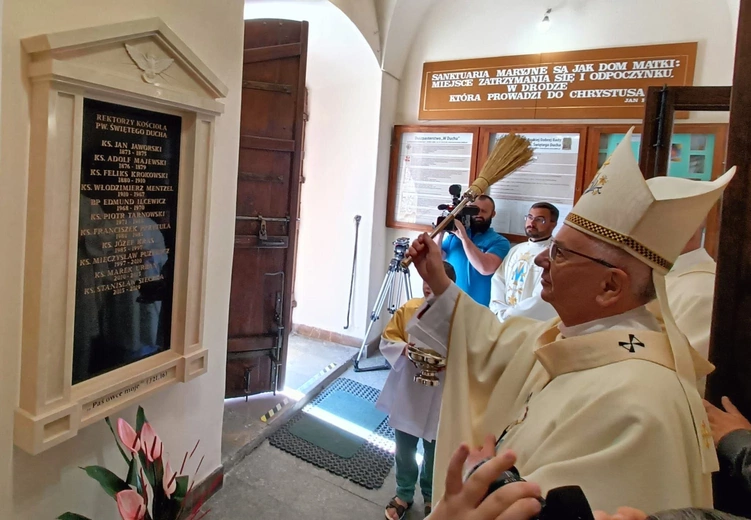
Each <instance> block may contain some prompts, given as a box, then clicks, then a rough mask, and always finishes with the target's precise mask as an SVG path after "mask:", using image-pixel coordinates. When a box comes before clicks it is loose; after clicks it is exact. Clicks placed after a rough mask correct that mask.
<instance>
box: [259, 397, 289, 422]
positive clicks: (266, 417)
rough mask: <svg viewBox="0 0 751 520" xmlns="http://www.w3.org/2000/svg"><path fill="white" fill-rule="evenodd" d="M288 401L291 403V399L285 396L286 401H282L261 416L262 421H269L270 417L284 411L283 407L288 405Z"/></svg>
mask: <svg viewBox="0 0 751 520" xmlns="http://www.w3.org/2000/svg"><path fill="white" fill-rule="evenodd" d="M288 403H289V399H286V398H285V399H284V401H282V402H281V403H279V404H278V405H276V406H275V407H273V408H272V409H271V410H269V411H268V412H266V413H265V414H263V415H262V416H261V421H262V422H268V421H269V419H271V418H272V417H274V416H275V415H276V414H278V413H279V412H280V411H282V408H284V407H285V406H287V404H288Z"/></svg>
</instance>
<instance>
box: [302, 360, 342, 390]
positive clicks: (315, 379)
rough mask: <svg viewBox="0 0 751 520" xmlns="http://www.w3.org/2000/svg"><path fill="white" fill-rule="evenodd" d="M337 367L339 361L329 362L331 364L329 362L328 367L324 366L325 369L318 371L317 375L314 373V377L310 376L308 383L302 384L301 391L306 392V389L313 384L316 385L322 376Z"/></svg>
mask: <svg viewBox="0 0 751 520" xmlns="http://www.w3.org/2000/svg"><path fill="white" fill-rule="evenodd" d="M336 367H337V363H329V364H328V366H327V367H326V368H324V369H323V370H321V371H320V372H318V373H317V374H316V375H314V376H313V377H311V378H310V379H309V380H308V382H307V383H305V384H304V385H302V386H301V387H300V391H301V392H302V393H305V392H306V390H307V389H308V388H309V387H311V386H314V385H315V384H316V383H317V382H318V380H319V379H320V378H321V376H323V375H324V374H327V373H329V372H331V371H332V370H334V369H335V368H336Z"/></svg>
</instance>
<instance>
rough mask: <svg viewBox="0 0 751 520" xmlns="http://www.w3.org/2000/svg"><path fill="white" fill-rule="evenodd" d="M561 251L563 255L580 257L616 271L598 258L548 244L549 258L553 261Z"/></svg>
mask: <svg viewBox="0 0 751 520" xmlns="http://www.w3.org/2000/svg"><path fill="white" fill-rule="evenodd" d="M559 251H563V252H565V253H571V254H572V255H577V256H581V257H583V258H586V259H587V260H592V261H593V262H597V263H598V264H600V265H604V266H605V267H607V268H609V269H618V268H617V267H616V266H614V265H613V264H611V263H609V262H606V261H605V260H600V259H599V258H594V257H592V256H588V255H585V254H584V253H580V252H578V251H574V250H573V249H568V248H565V247H563V246H561V245H559V244H556V243H555V242H550V258H552V259H553V260H555V259H556V256H558V252H559Z"/></svg>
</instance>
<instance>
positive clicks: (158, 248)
mask: <svg viewBox="0 0 751 520" xmlns="http://www.w3.org/2000/svg"><path fill="white" fill-rule="evenodd" d="M180 132H181V118H180V117H177V116H173V115H169V114H163V113H159V112H153V111H149V110H141V109H136V108H132V107H127V106H123V105H117V104H113V103H106V102H102V101H96V100H93V99H84V105H83V138H82V149H81V184H80V199H79V203H80V204H79V218H78V258H77V264H76V300H75V325H74V339H73V375H72V378H73V381H72V382H73V384H77V383H80V382H82V381H86V380H88V379H90V378H92V377H95V376H97V375H100V374H103V373H105V372H109V371H111V370H114V369H116V368H119V367H121V366H124V365H127V364H130V363H133V362H136V361H138V360H141V359H144V358H146V357H148V356H151V355H154V354H157V353H159V352H162V351H164V350H167V349H169V348H170V330H171V326H172V292H173V291H172V289H173V279H172V278H173V277H172V273H173V269H174V259H175V233H176V222H177V193H178V191H177V189H178V174H179V165H180Z"/></svg>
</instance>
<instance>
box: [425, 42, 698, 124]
mask: <svg viewBox="0 0 751 520" xmlns="http://www.w3.org/2000/svg"><path fill="white" fill-rule="evenodd" d="M696 49H697V43H696V42H687V43H675V44H665V45H644V46H637V47H618V48H607V49H590V50H582V51H570V52H555V53H542V54H527V55H523V56H502V57H495V58H480V59H468V60H457V61H443V62H432V63H425V64H424V65H423V73H422V87H421V91H420V109H419V116H418V117H419V119H421V120H487V119H584V118H586V119H641V118H642V117H643V116H644V98H645V94H646V91H647V88H648V87H650V86H654V85H668V86H683V85H693V79H694V66H695V63H696ZM677 117H683V118H686V117H688V114H678V115H677Z"/></svg>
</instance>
